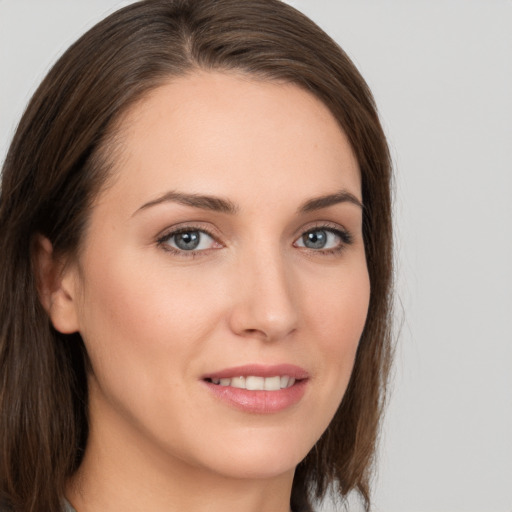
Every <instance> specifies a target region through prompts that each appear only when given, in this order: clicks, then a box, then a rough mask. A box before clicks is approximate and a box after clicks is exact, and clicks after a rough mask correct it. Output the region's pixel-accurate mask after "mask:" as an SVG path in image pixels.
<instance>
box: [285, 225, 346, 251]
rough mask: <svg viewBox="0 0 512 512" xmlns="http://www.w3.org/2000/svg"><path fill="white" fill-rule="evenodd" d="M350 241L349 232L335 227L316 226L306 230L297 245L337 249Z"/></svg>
mask: <svg viewBox="0 0 512 512" xmlns="http://www.w3.org/2000/svg"><path fill="white" fill-rule="evenodd" d="M348 243H350V237H349V235H348V233H344V232H343V231H340V230H336V229H333V228H316V229H311V230H309V231H306V232H305V233H304V234H303V235H302V236H301V237H300V238H299V239H298V240H297V241H296V242H295V245H296V246H297V247H305V248H306V249H312V250H332V249H334V250H336V249H341V248H342V247H343V245H344V244H348Z"/></svg>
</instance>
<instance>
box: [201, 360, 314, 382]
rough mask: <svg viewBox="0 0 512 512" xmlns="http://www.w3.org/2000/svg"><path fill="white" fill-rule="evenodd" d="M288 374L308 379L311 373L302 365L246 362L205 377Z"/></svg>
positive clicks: (230, 377)
mask: <svg viewBox="0 0 512 512" xmlns="http://www.w3.org/2000/svg"><path fill="white" fill-rule="evenodd" d="M283 375H287V376H288V377H293V378H294V379H296V380H301V379H307V378H308V377H309V373H308V372H307V371H306V370H305V369H304V368H301V367H300V366H296V365H294V364H273V365H266V364H245V365H242V366H233V367H231V368H224V369H223V370H219V371H215V372H212V373H208V374H206V375H204V376H203V379H232V378H234V377H248V376H255V377H276V376H281V377H282V376H283Z"/></svg>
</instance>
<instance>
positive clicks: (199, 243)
mask: <svg viewBox="0 0 512 512" xmlns="http://www.w3.org/2000/svg"><path fill="white" fill-rule="evenodd" d="M158 243H159V244H160V245H163V246H165V248H166V249H167V250H171V251H175V252H197V251H205V250H207V249H213V248H216V247H220V244H219V243H218V242H216V240H215V239H214V238H213V237H212V236H211V235H209V234H208V233H207V232H206V231H203V230H201V229H180V230H177V231H173V232H171V233H167V234H166V235H165V236H164V237H162V238H160V240H158Z"/></svg>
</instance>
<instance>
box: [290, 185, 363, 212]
mask: <svg viewBox="0 0 512 512" xmlns="http://www.w3.org/2000/svg"><path fill="white" fill-rule="evenodd" d="M339 203H351V204H354V205H356V206H359V208H361V209H364V206H363V203H362V202H361V201H360V200H359V199H358V198H357V197H356V196H355V195H354V194H352V193H350V192H348V191H346V190H340V191H339V192H336V193H335V194H328V195H326V196H320V197H315V198H313V199H310V200H309V201H306V202H305V203H304V204H303V205H302V206H301V207H300V208H299V212H300V213H308V212H313V211H316V210H321V209H322V208H328V207H329V206H334V205H335V204H339Z"/></svg>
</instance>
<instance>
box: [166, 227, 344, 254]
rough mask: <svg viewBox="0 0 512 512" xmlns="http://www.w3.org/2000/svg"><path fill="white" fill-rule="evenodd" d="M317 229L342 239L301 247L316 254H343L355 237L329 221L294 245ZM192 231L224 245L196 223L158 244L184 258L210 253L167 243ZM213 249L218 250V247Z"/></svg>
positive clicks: (173, 231) (179, 230) (305, 233)
mask: <svg viewBox="0 0 512 512" xmlns="http://www.w3.org/2000/svg"><path fill="white" fill-rule="evenodd" d="M315 231H328V232H329V233H332V234H334V235H336V236H337V237H338V238H339V239H340V241H341V242H340V244H339V245H338V246H337V247H333V248H331V249H311V248H309V247H299V248H300V249H304V250H305V251H307V252H309V253H312V254H316V255H325V256H329V255H338V254H341V253H342V252H343V251H344V250H345V249H346V247H347V246H349V245H351V244H352V243H353V237H352V235H351V234H350V232H349V231H347V230H345V229H340V228H339V227H338V226H336V227H335V226H333V225H331V224H328V223H322V224H318V225H315V226H312V227H310V228H308V229H307V230H306V231H304V232H302V234H301V235H300V236H299V237H298V238H297V239H296V240H295V242H294V246H295V247H297V246H296V245H295V243H296V242H297V241H298V240H300V239H301V238H302V237H304V236H305V235H307V234H308V233H313V232H315ZM191 232H199V233H204V234H206V235H208V236H209V237H210V238H211V239H212V240H214V241H215V242H216V243H218V244H220V245H222V244H221V242H219V241H218V239H217V237H216V236H215V235H213V234H212V233H211V232H210V230H208V229H205V228H204V227H202V226H195V225H191V226H185V227H180V228H177V229H173V230H171V231H168V232H166V233H165V234H164V235H162V236H161V237H159V238H158V239H157V245H158V246H159V247H161V248H162V249H163V250H165V251H167V252H170V253H172V254H175V255H177V256H180V257H184V258H195V257H197V256H201V255H204V254H207V253H209V252H210V250H212V249H201V250H190V251H186V250H181V249H176V248H175V247H171V246H170V245H169V244H168V243H167V242H168V240H169V239H170V238H172V237H175V236H177V235H180V234H182V233H191ZM213 250H216V248H215V249H213Z"/></svg>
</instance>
